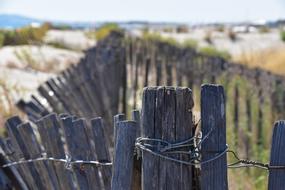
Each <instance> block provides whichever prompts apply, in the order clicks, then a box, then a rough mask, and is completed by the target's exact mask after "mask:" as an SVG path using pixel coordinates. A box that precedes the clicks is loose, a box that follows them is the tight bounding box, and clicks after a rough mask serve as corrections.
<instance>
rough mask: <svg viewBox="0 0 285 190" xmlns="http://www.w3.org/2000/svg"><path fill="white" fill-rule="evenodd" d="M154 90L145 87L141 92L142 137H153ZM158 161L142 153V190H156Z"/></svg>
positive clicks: (150, 155) (148, 154)
mask: <svg viewBox="0 0 285 190" xmlns="http://www.w3.org/2000/svg"><path fill="white" fill-rule="evenodd" d="M156 93H157V92H156V88H153V87H147V88H144V92H143V104H142V136H143V137H148V138H154V137H155V128H154V127H155V123H154V122H155V120H154V118H155V111H156V110H155V104H156ZM158 161H159V160H157V158H156V157H154V156H153V155H152V154H150V153H148V152H142V189H143V190H151V189H157V188H158V177H159V176H158V170H159V165H158V164H159V162H158Z"/></svg>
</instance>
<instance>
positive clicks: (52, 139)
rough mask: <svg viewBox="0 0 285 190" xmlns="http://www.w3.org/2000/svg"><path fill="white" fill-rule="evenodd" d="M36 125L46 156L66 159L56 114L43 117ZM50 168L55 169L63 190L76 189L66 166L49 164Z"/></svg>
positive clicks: (54, 163)
mask: <svg viewBox="0 0 285 190" xmlns="http://www.w3.org/2000/svg"><path fill="white" fill-rule="evenodd" d="M36 125H37V128H38V131H39V134H40V137H41V142H42V145H43V147H44V150H45V152H46V156H47V157H53V158H57V159H65V151H64V145H63V142H62V140H61V135H60V132H59V129H60V127H59V125H60V124H59V122H58V119H57V116H56V114H49V115H47V116H46V117H43V118H42V119H41V120H39V121H38V122H37V123H36ZM49 168H53V169H54V172H55V173H56V177H57V181H58V183H59V185H60V189H61V190H64V189H75V186H74V184H73V180H72V175H71V172H70V171H69V170H67V169H66V168H65V166H64V164H62V163H58V162H49ZM51 170H52V169H51Z"/></svg>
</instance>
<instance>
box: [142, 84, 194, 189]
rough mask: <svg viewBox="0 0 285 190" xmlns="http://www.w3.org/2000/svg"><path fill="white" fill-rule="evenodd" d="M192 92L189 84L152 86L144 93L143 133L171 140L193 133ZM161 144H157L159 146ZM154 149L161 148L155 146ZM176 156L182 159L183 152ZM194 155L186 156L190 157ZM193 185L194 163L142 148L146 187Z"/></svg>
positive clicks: (183, 186)
mask: <svg viewBox="0 0 285 190" xmlns="http://www.w3.org/2000/svg"><path fill="white" fill-rule="evenodd" d="M192 107H193V99H192V92H191V90H190V89H189V88H179V87H177V88H174V87H148V88H145V89H144V93H143V108H142V131H143V132H142V135H143V137H147V138H156V139H162V140H165V141H168V142H170V143H175V142H182V141H184V140H186V139H189V138H191V137H192V128H193V123H192ZM156 147H157V146H156ZM153 151H158V150H157V148H154V150H153ZM172 158H176V159H181V157H179V156H173V157H172ZM187 159H190V158H187V157H186V158H183V160H187ZM166 188H169V189H181V190H184V189H191V188H192V168H191V166H187V165H183V164H180V163H176V162H172V161H169V160H166V159H163V158H159V157H158V156H154V155H152V154H151V153H148V152H146V151H143V152H142V189H143V190H151V189H166Z"/></svg>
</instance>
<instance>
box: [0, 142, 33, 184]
mask: <svg viewBox="0 0 285 190" xmlns="http://www.w3.org/2000/svg"><path fill="white" fill-rule="evenodd" d="M0 147H1V148H0V152H1V153H0V163H1V165H4V164H7V163H9V160H8V159H10V152H9V150H7V146H6V143H5V141H4V140H3V139H1V138H0ZM19 170H20V168H19V166H10V167H6V168H3V171H4V173H5V175H7V177H8V178H9V180H11V182H12V185H13V187H14V188H15V189H22V190H28V187H27V185H26V183H25V181H24V176H23V175H21V174H20V171H19ZM8 187H9V186H8Z"/></svg>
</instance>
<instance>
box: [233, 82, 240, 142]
mask: <svg viewBox="0 0 285 190" xmlns="http://www.w3.org/2000/svg"><path fill="white" fill-rule="evenodd" d="M233 115H234V118H233V122H234V130H233V134H234V145H235V148H238V147H239V145H238V141H239V139H238V138H239V137H238V136H239V88H238V84H235V88H234V113H233Z"/></svg>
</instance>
